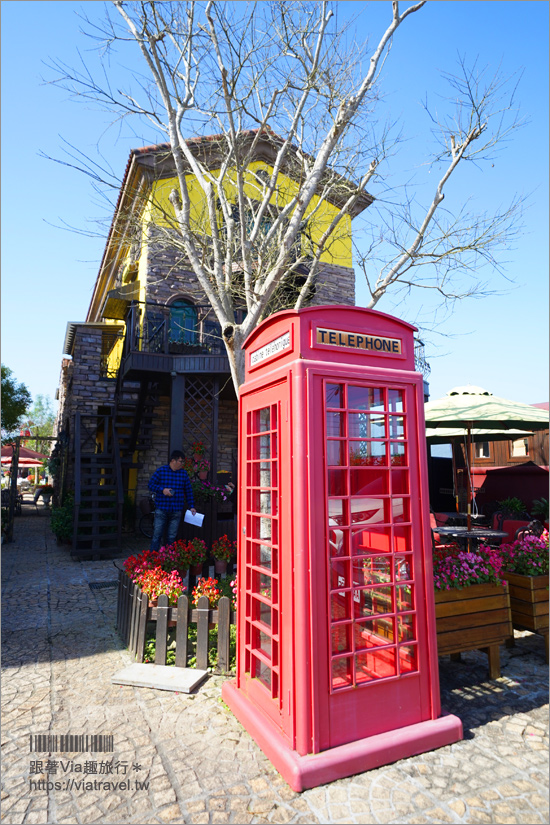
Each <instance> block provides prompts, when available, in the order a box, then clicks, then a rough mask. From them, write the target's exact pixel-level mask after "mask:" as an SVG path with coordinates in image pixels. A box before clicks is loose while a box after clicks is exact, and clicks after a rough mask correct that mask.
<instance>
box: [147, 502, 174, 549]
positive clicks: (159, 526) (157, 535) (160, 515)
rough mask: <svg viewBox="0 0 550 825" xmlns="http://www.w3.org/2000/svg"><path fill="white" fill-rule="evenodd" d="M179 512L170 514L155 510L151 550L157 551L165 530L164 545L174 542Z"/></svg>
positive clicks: (165, 511)
mask: <svg viewBox="0 0 550 825" xmlns="http://www.w3.org/2000/svg"><path fill="white" fill-rule="evenodd" d="M180 519H181V510H176V511H175V512H170V511H167V510H159V509H157V510H155V521H154V523H153V538H152V539H151V550H159V549H160V547H161V545H162V539H163V535H164V531H165V529H166V544H172V542H174V541H175V540H176V536H177V534H178V527H179V526H180Z"/></svg>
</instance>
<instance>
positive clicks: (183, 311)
mask: <svg viewBox="0 0 550 825" xmlns="http://www.w3.org/2000/svg"><path fill="white" fill-rule="evenodd" d="M169 336H170V343H171V344H195V343H196V341H197V310H196V309H195V307H194V306H193V304H191V303H190V302H189V301H185V300H184V299H183V298H180V299H178V300H177V301H174V303H173V304H170V327H169Z"/></svg>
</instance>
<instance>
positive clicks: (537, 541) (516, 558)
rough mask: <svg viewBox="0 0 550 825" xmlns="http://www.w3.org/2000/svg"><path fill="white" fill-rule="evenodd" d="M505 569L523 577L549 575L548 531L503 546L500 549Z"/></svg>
mask: <svg viewBox="0 0 550 825" xmlns="http://www.w3.org/2000/svg"><path fill="white" fill-rule="evenodd" d="M500 552H501V554H502V559H503V563H504V569H505V570H507V571H508V572H509V573H519V574H520V575H523V576H543V575H545V574H546V573H548V569H549V565H548V530H545V531H544V532H543V534H542V535H541V536H525V538H523V539H518V540H517V541H513V542H512V543H511V544H503V545H502V546H501V548H500Z"/></svg>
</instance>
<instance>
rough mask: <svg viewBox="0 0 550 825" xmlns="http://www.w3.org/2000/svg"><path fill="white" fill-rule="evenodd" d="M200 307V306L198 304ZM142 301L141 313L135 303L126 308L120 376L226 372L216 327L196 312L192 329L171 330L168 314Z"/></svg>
mask: <svg viewBox="0 0 550 825" xmlns="http://www.w3.org/2000/svg"><path fill="white" fill-rule="evenodd" d="M199 309H201V308H199ZM155 310H156V313H155V314H152V313H151V312H150V309H149V307H148V306H147V305H146V309H145V317H144V318H143V317H142V310H141V311H140V309H139V308H138V306H137V304H136V305H134V306H132V307H131V308H130V312H129V314H128V316H127V319H126V334H125V338H124V349H123V353H122V360H121V367H120V368H121V371H122V378H127V379H133V378H137V377H142V376H143V375H144V374H146V375H148V376H151V377H153V376H155V375H156V376H159V375H160V374H170V373H180V374H181V373H210V374H216V373H217V374H228V373H229V372H230V369H229V359H228V358H227V355H226V353H225V347H224V345H223V342H222V340H221V335H220V334H219V328H217V325H215V324H213V323H212V322H211V321H209V320H208V319H207V315H206V314H205V315H204V316H200V315H199V320H198V322H197V324H196V326H195V327H194V328H193V329H185V330H181V331H179V333H178V332H177V331H176V333H175V332H174V329H173V325H171V323H170V318H169V315H168V314H165V315H164V316H163V315H161V314H160V313H159V310H158V308H156V307H155Z"/></svg>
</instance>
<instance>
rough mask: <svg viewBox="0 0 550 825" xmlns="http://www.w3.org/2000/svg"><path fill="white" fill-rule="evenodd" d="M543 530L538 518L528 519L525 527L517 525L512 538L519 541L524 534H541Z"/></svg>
mask: <svg viewBox="0 0 550 825" xmlns="http://www.w3.org/2000/svg"><path fill="white" fill-rule="evenodd" d="M543 532H544V524H542V522H540V521H539V520H538V519H533V521H530V522H529V524H528V525H527V526H526V527H518V529H517V530H516V532H515V535H514V539H515V540H519V541H521V540H522V539H524V538H525V537H526V536H537V537H538V536H542V534H543Z"/></svg>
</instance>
